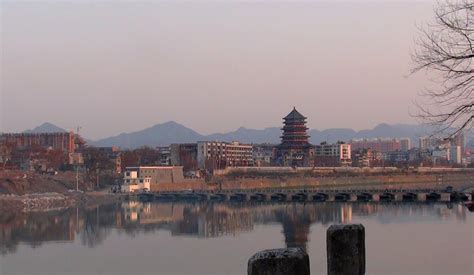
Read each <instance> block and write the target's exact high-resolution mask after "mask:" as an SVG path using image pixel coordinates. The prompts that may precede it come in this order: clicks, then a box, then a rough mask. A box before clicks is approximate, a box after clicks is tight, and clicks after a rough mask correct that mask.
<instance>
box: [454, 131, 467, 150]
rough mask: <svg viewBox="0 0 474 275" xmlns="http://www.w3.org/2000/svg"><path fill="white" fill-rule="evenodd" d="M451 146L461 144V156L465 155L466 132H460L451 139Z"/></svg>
mask: <svg viewBox="0 0 474 275" xmlns="http://www.w3.org/2000/svg"><path fill="white" fill-rule="evenodd" d="M451 146H459V147H460V148H461V156H463V155H464V152H465V150H464V133H463V132H460V133H458V134H457V135H455V136H454V137H453V138H452V139H451Z"/></svg>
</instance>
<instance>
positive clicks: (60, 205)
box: [0, 192, 121, 212]
mask: <svg viewBox="0 0 474 275" xmlns="http://www.w3.org/2000/svg"><path fill="white" fill-rule="evenodd" d="M120 199H121V196H120V195H115V194H107V193H100V192H87V193H77V192H74V193H70V194H62V193H57V192H46V193H31V194H24V195H14V194H7V195H5V194H2V195H0V212H35V211H53V210H61V209H66V208H69V207H94V206H96V205H100V204H108V203H113V202H115V201H119V200H120Z"/></svg>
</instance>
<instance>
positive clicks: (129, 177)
mask: <svg viewBox="0 0 474 275" xmlns="http://www.w3.org/2000/svg"><path fill="white" fill-rule="evenodd" d="M150 183H151V177H139V176H138V171H130V170H127V171H125V175H124V177H123V185H122V191H123V192H136V191H138V190H150Z"/></svg>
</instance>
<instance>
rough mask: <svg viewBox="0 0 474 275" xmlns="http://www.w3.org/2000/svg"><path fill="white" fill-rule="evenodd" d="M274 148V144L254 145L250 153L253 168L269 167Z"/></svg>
mask: <svg viewBox="0 0 474 275" xmlns="http://www.w3.org/2000/svg"><path fill="white" fill-rule="evenodd" d="M275 147H276V145H274V144H256V145H255V144H254V145H253V151H252V155H253V164H254V166H271V165H272V164H273V155H274V150H275Z"/></svg>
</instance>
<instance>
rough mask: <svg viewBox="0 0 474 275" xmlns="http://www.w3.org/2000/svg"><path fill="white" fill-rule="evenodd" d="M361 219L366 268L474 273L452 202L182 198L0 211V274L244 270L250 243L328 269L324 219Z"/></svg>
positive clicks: (468, 237) (462, 220)
mask: <svg viewBox="0 0 474 275" xmlns="http://www.w3.org/2000/svg"><path fill="white" fill-rule="evenodd" d="M333 223H362V224H364V226H365V227H366V249H367V274H474V213H471V212H469V211H468V210H467V208H465V207H463V206H462V205H458V204H448V205H447V204H425V203H420V204H418V203H416V204H406V203H405V204H401V203H400V204H381V203H314V204H212V203H202V204H186V203H136V202H125V203H120V204H113V205H107V206H100V207H98V208H93V209H68V210H63V211H56V212H47V213H30V214H24V213H12V214H6V213H0V241H1V243H0V248H1V256H0V257H1V258H0V261H1V262H0V263H1V266H0V273H1V274H48V275H49V274H183V275H184V274H246V268H247V260H248V258H249V257H251V256H252V255H253V254H254V253H255V252H257V251H259V250H262V249H267V248H279V247H286V246H302V247H305V248H306V250H307V251H308V253H309V255H310V261H311V271H312V274H325V273H326V251H325V249H326V239H325V238H326V229H327V228H328V227H329V226H330V225H331V224H333Z"/></svg>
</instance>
